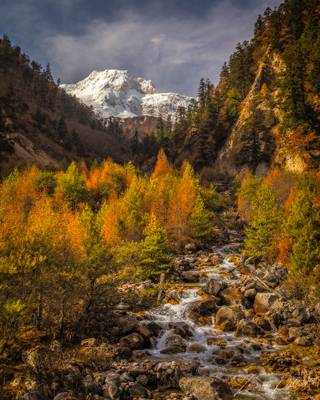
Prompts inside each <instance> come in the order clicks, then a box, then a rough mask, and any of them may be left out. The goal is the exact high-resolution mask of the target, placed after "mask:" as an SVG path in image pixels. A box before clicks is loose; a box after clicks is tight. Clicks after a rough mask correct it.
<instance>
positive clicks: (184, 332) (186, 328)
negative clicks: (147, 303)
mask: <svg viewBox="0 0 320 400" xmlns="http://www.w3.org/2000/svg"><path fill="white" fill-rule="evenodd" d="M169 328H170V329H173V331H174V333H175V334H177V335H179V336H182V337H183V338H187V337H191V336H192V329H191V327H190V325H188V324H187V323H186V322H182V321H181V322H170V324H169Z"/></svg>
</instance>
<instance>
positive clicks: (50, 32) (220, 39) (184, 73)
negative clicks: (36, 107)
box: [0, 0, 280, 94]
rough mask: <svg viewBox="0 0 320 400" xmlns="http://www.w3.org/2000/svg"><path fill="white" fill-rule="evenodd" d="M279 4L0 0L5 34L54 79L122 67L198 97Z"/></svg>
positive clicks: (257, 0)
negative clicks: (206, 80)
mask: <svg viewBox="0 0 320 400" xmlns="http://www.w3.org/2000/svg"><path fill="white" fill-rule="evenodd" d="M279 3H280V0H238V1H235V0H227V1H222V0H211V1H209V0H202V1H201V0H200V1H199V0H198V1H194V0H90V1H85V0H16V1H14V0H11V1H9V0H1V3H0V27H1V28H0V30H3V32H6V33H8V34H9V36H10V37H11V38H12V39H13V40H14V42H16V43H18V44H19V45H21V46H22V47H23V49H24V50H25V51H26V52H28V53H29V54H30V56H32V57H33V58H35V59H37V60H39V61H40V62H42V63H46V62H47V61H49V62H50V63H51V65H52V67H53V71H54V73H55V75H56V76H60V77H61V79H62V80H63V81H64V82H74V81H77V80H79V79H81V78H83V77H85V76H86V75H88V74H89V73H90V72H91V71H92V70H93V69H98V70H99V69H106V68H124V69H128V70H129V71H130V72H131V73H132V74H134V75H139V76H142V77H144V78H148V79H152V80H153V81H154V83H155V84H156V86H157V87H158V89H159V90H162V91H178V92H182V93H186V94H194V93H195V92H196V88H197V86H198V82H199V79H200V78H201V77H202V76H204V77H210V78H211V79H212V80H214V81H216V80H217V79H218V75H219V72H220V68H221V65H222V64H223V62H224V61H225V60H227V58H228V57H229V55H230V53H231V52H232V50H233V48H234V46H235V44H236V43H237V42H238V41H242V40H245V39H249V38H250V37H251V36H252V32H253V25H254V22H255V20H256V17H257V15H258V14H259V13H261V12H263V11H264V9H265V8H266V7H267V6H271V7H273V6H276V5H278V4H279Z"/></svg>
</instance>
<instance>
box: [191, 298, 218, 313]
mask: <svg viewBox="0 0 320 400" xmlns="http://www.w3.org/2000/svg"><path fill="white" fill-rule="evenodd" d="M216 309H217V306H216V300H215V299H205V300H199V301H196V302H194V303H193V304H192V306H191V307H190V311H192V312H195V313H197V314H200V315H201V316H208V315H211V314H213V313H214V312H215V311H216Z"/></svg>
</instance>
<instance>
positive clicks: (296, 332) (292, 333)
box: [288, 327, 304, 341]
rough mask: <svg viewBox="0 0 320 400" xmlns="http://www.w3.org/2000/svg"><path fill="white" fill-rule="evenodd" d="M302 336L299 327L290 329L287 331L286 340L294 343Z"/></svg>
mask: <svg viewBox="0 0 320 400" xmlns="http://www.w3.org/2000/svg"><path fill="white" fill-rule="evenodd" d="M303 336H304V333H303V330H302V328H300V327H291V328H289V330H288V339H289V340H290V341H294V340H296V339H298V338H300V337H303Z"/></svg>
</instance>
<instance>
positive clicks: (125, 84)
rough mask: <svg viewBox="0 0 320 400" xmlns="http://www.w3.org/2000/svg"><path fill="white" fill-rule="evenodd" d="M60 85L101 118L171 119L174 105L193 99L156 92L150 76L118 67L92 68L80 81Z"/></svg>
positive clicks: (173, 113) (177, 106) (175, 108)
mask: <svg viewBox="0 0 320 400" xmlns="http://www.w3.org/2000/svg"><path fill="white" fill-rule="evenodd" d="M60 87H61V88H63V89H64V90H65V91H66V92H67V93H69V94H71V95H73V96H75V97H77V98H78V99H79V100H80V101H82V102H83V103H84V104H86V105H88V106H91V107H92V108H93V110H94V111H95V112H96V114H97V115H98V116H99V117H102V118H110V117H117V118H132V117H141V116H152V117H157V118H159V117H161V118H163V119H165V120H167V119H168V118H172V119H175V116H176V114H177V112H178V109H179V108H180V107H183V108H187V107H188V105H189V104H190V103H191V101H192V100H193V99H194V98H193V97H189V96H184V95H181V94H178V93H173V92H167V93H159V92H157V90H156V87H155V85H154V84H153V82H152V81H151V80H146V79H143V78H141V77H134V76H133V75H131V74H130V73H129V71H128V70H121V69H105V70H102V71H96V70H94V71H92V72H91V73H90V74H89V75H88V76H87V77H86V78H84V79H82V80H81V81H79V82H77V83H74V84H62V85H60Z"/></svg>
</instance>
